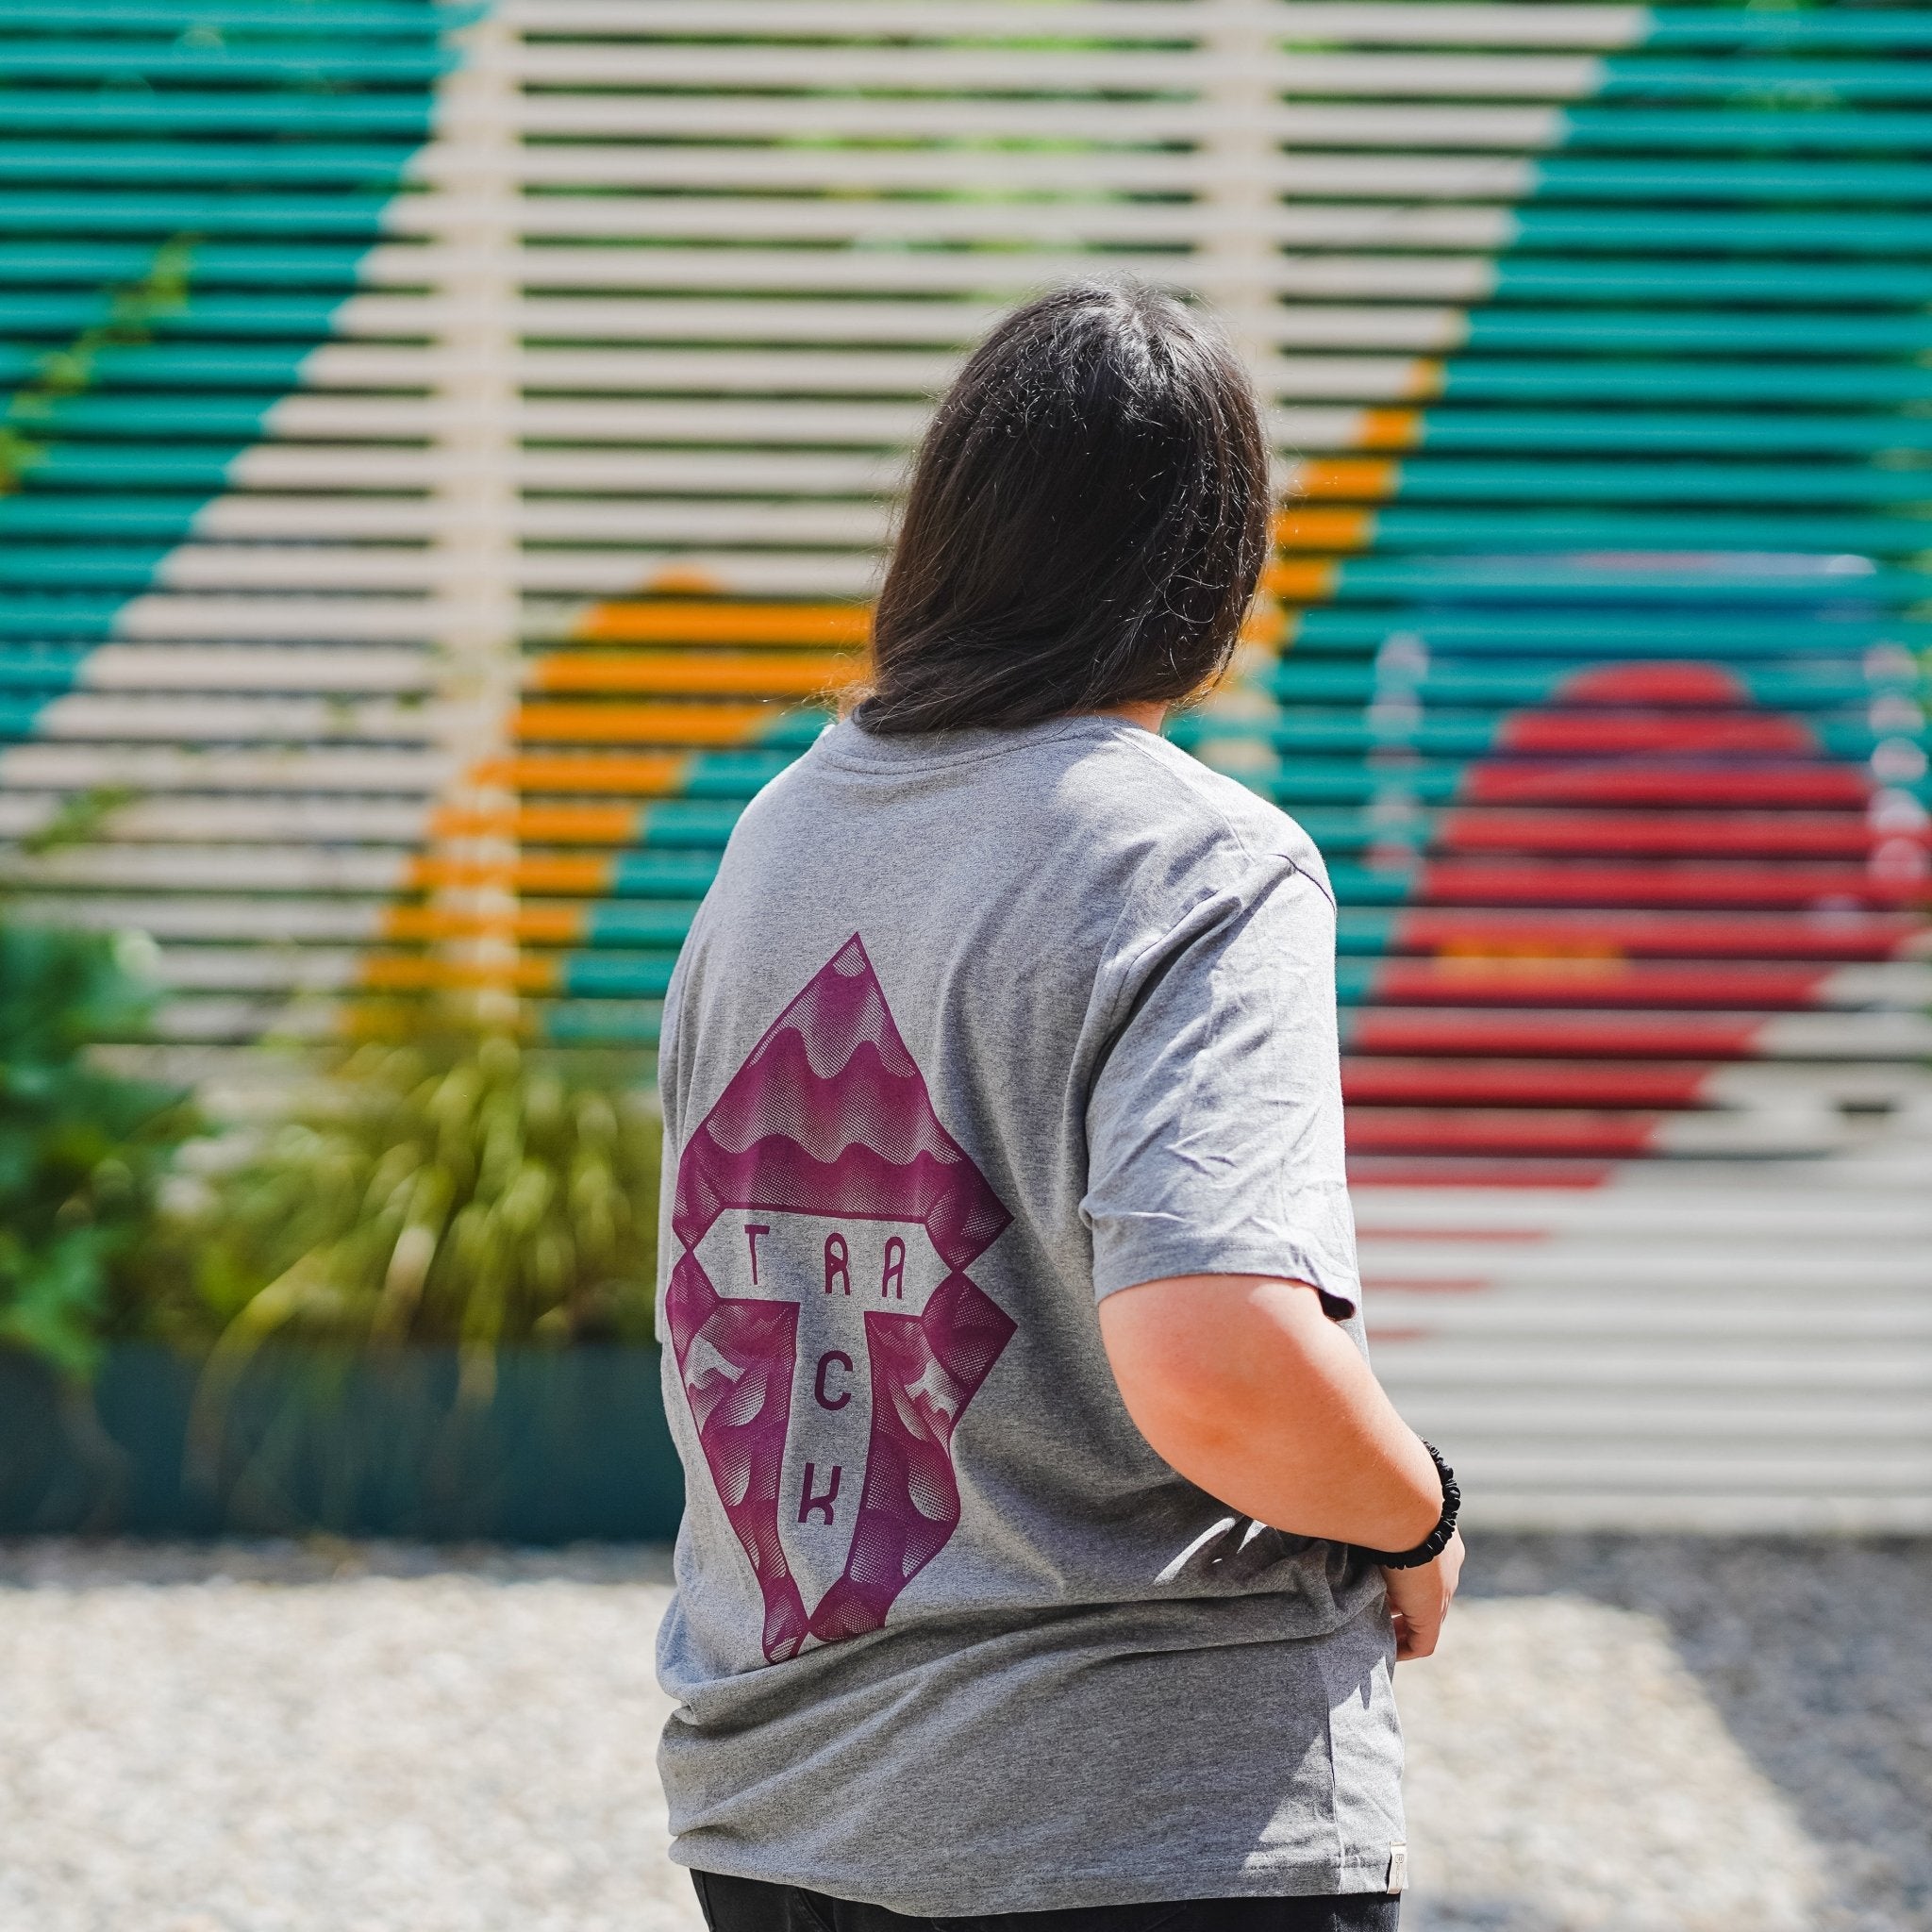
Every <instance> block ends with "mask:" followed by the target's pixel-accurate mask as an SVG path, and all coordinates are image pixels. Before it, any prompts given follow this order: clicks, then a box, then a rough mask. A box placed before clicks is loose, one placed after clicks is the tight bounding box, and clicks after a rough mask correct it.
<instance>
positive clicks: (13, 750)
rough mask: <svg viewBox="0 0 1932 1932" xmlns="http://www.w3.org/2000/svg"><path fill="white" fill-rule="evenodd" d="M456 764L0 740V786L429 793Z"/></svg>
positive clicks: (312, 749)
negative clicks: (1, 743) (5, 741)
mask: <svg viewBox="0 0 1932 1932" xmlns="http://www.w3.org/2000/svg"><path fill="white" fill-rule="evenodd" d="M455 771H456V760H455V758H453V757H452V756H451V755H450V754H449V753H447V752H444V751H441V750H434V751H424V750H419V749H415V748H402V747H395V748H391V747H388V746H381V747H360V746H344V747H337V746H316V745H290V746H284V747H281V748H277V749H264V748H261V747H259V746H246V747H242V746H237V745H234V744H223V745H218V746H198V745H178V746H160V747H157V746H153V745H139V744H137V745H128V744H115V745H109V746H105V747H104V746H98V745H89V744H58V743H47V742H44V741H42V742H33V743H26V744H13V745H7V746H4V747H0V785H8V786H16V785H17V786H20V787H22V788H23V789H25V790H40V789H42V788H45V789H50V790H61V791H97V790H101V789H103V788H108V789H114V790H118V789H121V788H124V787H125V789H127V790H129V791H134V792H136V793H138V794H139V793H146V792H150V791H233V792H237V793H241V794H243V795H253V794H255V793H258V792H276V791H298V792H308V791H369V792H395V793H408V794H417V795H424V796H426V795H429V794H433V793H435V792H437V791H441V790H442V788H443V787H444V786H445V785H447V784H448V783H449V781H450V779H451V778H452V777H453V776H454V774H455Z"/></svg>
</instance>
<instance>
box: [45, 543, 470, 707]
mask: <svg viewBox="0 0 1932 1932" xmlns="http://www.w3.org/2000/svg"><path fill="white" fill-rule="evenodd" d="M194 554H196V553H195V552H194V550H193V549H192V546H184V547H183V549H181V550H177V551H175V553H174V555H175V557H180V556H183V555H189V556H192V555H194ZM219 554H223V555H239V556H246V555H248V554H250V553H247V552H233V553H219ZM253 554H254V555H256V556H265V557H267V558H268V559H269V560H270V561H271V562H279V561H280V554H279V553H276V552H274V551H266V552H256V553H253ZM294 554H296V555H300V554H302V553H294ZM258 580H260V581H272V582H274V581H279V582H289V583H293V582H296V581H299V579H298V577H297V576H295V575H291V576H288V577H285V578H275V577H273V576H272V575H270V574H268V573H262V574H261V575H260V577H259V578H258ZM81 679H82V688H83V689H85V690H87V691H217V692H225V691H329V692H338V691H340V692H351V693H358V694H364V693H366V694H375V693H378V692H381V693H399V692H403V691H431V690H433V689H434V688H435V685H436V666H435V664H434V663H433V662H432V661H431V660H430V658H428V657H427V656H426V655H425V653H423V652H420V651H371V650H358V649H357V648H356V647H355V646H353V645H336V646H332V647H329V648H326V649H321V650H317V649H303V648H300V647H296V648H291V647H289V646H288V645H277V646H275V647H273V648H269V649H257V650H250V649H247V648H245V647H241V646H235V645H213V644H187V645H170V646H167V647H166V648H159V649H158V648H156V647H155V646H153V645H146V644H103V645H100V646H99V647H98V648H96V649H95V650H93V651H91V652H90V653H89V654H88V657H87V659H86V662H85V663H84V664H83V666H82V668H81Z"/></svg>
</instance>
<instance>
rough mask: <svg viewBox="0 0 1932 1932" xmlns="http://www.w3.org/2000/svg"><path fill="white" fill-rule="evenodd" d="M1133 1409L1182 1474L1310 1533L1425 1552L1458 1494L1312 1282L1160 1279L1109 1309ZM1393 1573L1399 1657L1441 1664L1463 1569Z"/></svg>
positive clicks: (1450, 1555)
mask: <svg viewBox="0 0 1932 1932" xmlns="http://www.w3.org/2000/svg"><path fill="white" fill-rule="evenodd" d="M1100 1334H1101V1340H1102V1341H1103V1342H1104V1343H1105V1345H1106V1348H1107V1354H1108V1361H1109V1362H1110V1363H1111V1364H1112V1367H1113V1373H1114V1379H1115V1381H1116V1382H1117V1383H1118V1384H1119V1386H1120V1391H1121V1399H1122V1400H1123V1401H1124V1403H1125V1404H1126V1408H1127V1413H1128V1414H1129V1415H1130V1416H1131V1417H1132V1418H1133V1419H1134V1423H1135V1425H1136V1426H1137V1427H1138V1428H1139V1429H1140V1431H1141V1434H1142V1435H1143V1436H1144V1437H1145V1438H1146V1439H1147V1441H1148V1444H1149V1446H1150V1447H1151V1448H1152V1449H1153V1450H1154V1452H1155V1454H1156V1455H1158V1457H1160V1458H1161V1459H1162V1460H1163V1461H1164V1462H1166V1463H1167V1464H1168V1465H1169V1466H1170V1467H1172V1468H1174V1469H1175V1470H1177V1471H1178V1472H1179V1473H1180V1474H1182V1475H1184V1476H1186V1477H1187V1478H1188V1479H1189V1481H1191V1482H1192V1483H1195V1484H1198V1485H1199V1487H1200V1488H1202V1489H1204V1490H1206V1491H1208V1494H1209V1495H1212V1496H1216V1497H1219V1498H1220V1499H1221V1501H1223V1502H1224V1503H1226V1504H1227V1505H1228V1506H1229V1507H1231V1508H1234V1509H1237V1510H1239V1511H1240V1512H1241V1514H1242V1515H1244V1516H1252V1517H1254V1518H1256V1519H1257V1521H1259V1522H1261V1523H1266V1524H1271V1525H1272V1526H1273V1527H1274V1528H1276V1529H1281V1530H1286V1531H1288V1532H1290V1533H1291V1534H1292V1535H1295V1536H1312V1537H1325V1538H1329V1539H1332V1540H1333V1541H1337V1542H1349V1543H1357V1544H1361V1545H1364V1546H1366V1547H1367V1548H1370V1549H1377V1550H1406V1549H1411V1548H1413V1547H1414V1546H1415V1545H1416V1544H1417V1543H1419V1542H1421V1541H1422V1540H1423V1539H1424V1537H1425V1536H1427V1535H1428V1534H1429V1532H1430V1531H1431V1530H1432V1529H1434V1528H1435V1526H1436V1524H1437V1522H1438V1520H1439V1519H1440V1518H1441V1512H1442V1484H1441V1477H1440V1476H1438V1474H1436V1466H1435V1464H1434V1463H1433V1462H1432V1461H1431V1460H1430V1459H1429V1453H1428V1451H1427V1450H1426V1449H1424V1447H1423V1444H1422V1441H1421V1439H1420V1438H1419V1437H1418V1436H1417V1435H1416V1434H1415V1432H1414V1430H1412V1429H1411V1428H1410V1427H1409V1426H1408V1424H1407V1423H1405V1422H1404V1421H1403V1420H1402V1418H1401V1417H1400V1416H1399V1415H1397V1414H1396V1412H1395V1409H1394V1407H1393V1405H1392V1404H1391V1402H1390V1400H1389V1398H1388V1396H1387V1395H1386V1394H1384V1393H1383V1391H1382V1387H1381V1385H1380V1384H1379V1383H1378V1382H1377V1381H1376V1380H1375V1377H1374V1374H1373V1373H1372V1372H1371V1370H1370V1368H1369V1365H1368V1364H1367V1362H1365V1361H1364V1360H1363V1359H1362V1357H1361V1355H1360V1353H1359V1351H1358V1350H1357V1348H1356V1346H1355V1344H1354V1343H1353V1342H1352V1341H1350V1340H1349V1339H1348V1337H1347V1336H1346V1335H1344V1334H1342V1333H1341V1330H1340V1329H1339V1328H1337V1326H1336V1325H1335V1324H1334V1323H1333V1322H1332V1321H1330V1320H1329V1318H1328V1316H1327V1315H1326V1314H1324V1312H1323V1308H1322V1302H1321V1297H1320V1296H1319V1295H1318V1294H1317V1292H1316V1291H1315V1290H1314V1289H1312V1288H1310V1287H1309V1286H1308V1285H1307V1283H1306V1282H1299V1281H1280V1280H1271V1279H1269V1278H1268V1277H1266V1276H1263V1275H1253V1274H1191V1275H1182V1276H1178V1277H1176V1278H1174V1279H1172V1280H1166V1281H1145V1282H1142V1283H1141V1285H1140V1286H1139V1287H1138V1288H1127V1289H1122V1290H1120V1291H1118V1292H1116V1293H1114V1294H1110V1295H1108V1296H1107V1297H1106V1299H1105V1300H1103V1301H1102V1302H1101V1304H1100ZM1461 1560H1462V1552H1461V1546H1460V1543H1459V1542H1457V1543H1452V1544H1451V1546H1450V1548H1449V1549H1447V1550H1445V1551H1444V1552H1443V1554H1442V1556H1441V1557H1439V1558H1437V1560H1436V1561H1435V1562H1434V1563H1431V1564H1428V1565H1425V1566H1424V1567H1422V1568H1419V1569H1416V1570H1409V1571H1385V1572H1384V1573H1383V1574H1384V1576H1385V1577H1386V1578H1387V1579H1388V1580H1389V1584H1390V1606H1391V1610H1392V1611H1393V1612H1394V1614H1395V1616H1396V1622H1397V1636H1398V1639H1399V1641H1400V1645H1401V1647H1400V1649H1399V1651H1398V1655H1400V1656H1403V1657H1425V1656H1426V1655H1427V1654H1428V1653H1429V1651H1430V1650H1432V1649H1434V1647H1435V1641H1436V1633H1437V1631H1438V1629H1439V1628H1440V1626H1441V1620H1442V1616H1443V1614H1444V1613H1445V1612H1446V1610H1447V1608H1448V1603H1449V1598H1450V1597H1451V1596H1452V1595H1453V1594H1454V1593H1455V1588H1456V1573H1457V1570H1458V1569H1459V1568H1460V1565H1461Z"/></svg>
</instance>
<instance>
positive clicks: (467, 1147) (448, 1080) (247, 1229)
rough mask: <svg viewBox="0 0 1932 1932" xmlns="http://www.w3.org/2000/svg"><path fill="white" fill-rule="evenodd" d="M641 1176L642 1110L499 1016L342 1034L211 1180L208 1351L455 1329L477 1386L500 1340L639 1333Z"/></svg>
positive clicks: (648, 1270)
mask: <svg viewBox="0 0 1932 1932" xmlns="http://www.w3.org/2000/svg"><path fill="white" fill-rule="evenodd" d="M657 1189H658V1134H657V1128H656V1124H655V1122H653V1121H652V1120H651V1119H650V1118H649V1117H648V1116H647V1115H646V1114H645V1113H644V1111H643V1110H642V1109H641V1108H638V1107H636V1106H635V1105H633V1104H631V1103H630V1102H628V1101H627V1100H626V1099H625V1097H624V1096H623V1095H622V1093H621V1092H620V1091H612V1090H611V1089H608V1088H606V1087H603V1086H600V1085H596V1084H592V1083H591V1082H590V1081H588V1080H586V1079H584V1078H583V1077H581V1076H573V1075H572V1074H569V1073H567V1072H566V1071H565V1070H564V1069H563V1068H562V1067H561V1066H558V1065H555V1064H548V1063H545V1062H543V1061H541V1060H540V1059H539V1058H536V1057H535V1056H533V1055H531V1054H529V1053H528V1052H526V1051H525V1049H523V1048H522V1047H520V1046H519V1045H518V1044H517V1043H516V1041H514V1040H512V1039H511V1038H509V1037H508V1035H507V1034H505V1033H501V1032H491V1031H479V1030H471V1031H457V1032H452V1033H450V1034H447V1035H443V1036H439V1037H431V1038H428V1039H425V1040H420V1041H409V1042H407V1043H404V1044H400V1045H398V1044H392V1043H372V1044H369V1045H365V1046H362V1047H359V1048H358V1049H357V1050H356V1051H354V1052H353V1053H352V1054H351V1055H350V1056H349V1057H348V1058H346V1059H345V1060H344V1061H343V1063H342V1064H341V1066H340V1067H339V1068H338V1069H337V1071H336V1072H335V1074H334V1075H333V1076H332V1077H331V1078H330V1080H329V1081H328V1082H327V1083H326V1085H325V1088H324V1090H323V1091H321V1092H320V1093H319V1094H318V1096H317V1097H316V1099H315V1100H314V1101H313V1102H312V1103H311V1104H310V1105H308V1107H306V1108H304V1109H303V1110H302V1111H301V1112H300V1113H299V1114H298V1115H297V1116H296V1117H294V1118H292V1119H291V1120H289V1121H288V1122H286V1123H285V1124H282V1125H280V1126H279V1127H277V1128H275V1129H274V1130H273V1131H272V1133H271V1135H270V1137H269V1139H268V1140H267V1141H266V1142H265V1143H264V1145H263V1146H262V1148H261V1149H260V1151H259V1152H258V1154H257V1155H256V1156H255V1157H254V1158H251V1159H249V1160H248V1161H247V1162H246V1163H245V1164H244V1165H242V1167H240V1168H239V1169H237V1170H236V1171H235V1172H233V1173H232V1174H228V1175H227V1176H226V1177H225V1180H224V1181H223V1183H222V1184H221V1186H220V1188H219V1190H218V1192H217V1197H216V1203H215V1217H216V1219H215V1225H214V1228H213V1230H212V1239H211V1240H210V1241H208V1243H206V1244H205V1245H204V1247H203V1250H202V1274H203V1292H204V1294H205V1295H206V1296H207V1297H208V1301H209V1303H210V1305H211V1306H212V1307H214V1309H215V1310H216V1312H217V1313H218V1315H219V1316H221V1317H222V1318H223V1319H224V1321H225V1334H224V1337H223V1341H222V1343H221V1347H220V1353H221V1355H223V1356H224V1357H228V1358H230V1359H233V1358H235V1357H242V1356H245V1355H246V1354H247V1353H248V1352H249V1351H250V1350H252V1349H253V1348H254V1347H255V1346H256V1345H257V1344H258V1343H259V1342H261V1341H265V1340H267V1339H269V1338H271V1337H275V1338H286V1339H295V1338H300V1339H302V1340H305V1341H320V1342H331V1343H338V1344H344V1343H346V1344H350V1345H353V1346H358V1347H363V1346H370V1345H376V1346H380V1345H382V1344H385V1343H401V1342H438V1343H445V1344H448V1343H454V1344H456V1345H457V1346H458V1348H459V1349H460V1350H461V1352H462V1358H463V1365H464V1366H463V1374H464V1389H465V1392H466V1393H468V1394H470V1395H472V1396H475V1397H479V1398H487V1396H488V1395H489V1393H490V1391H491V1388H492V1387H493V1377H494V1361H495V1351H496V1349H497V1348H498V1347H499V1346H500V1345H503V1344H508V1343H518V1342H536V1343H539V1344H542V1343H564V1342H569V1341H648V1340H649V1339H650V1328H651V1301H652V1293H653V1283H654V1277H655V1274H656V1241H657Z"/></svg>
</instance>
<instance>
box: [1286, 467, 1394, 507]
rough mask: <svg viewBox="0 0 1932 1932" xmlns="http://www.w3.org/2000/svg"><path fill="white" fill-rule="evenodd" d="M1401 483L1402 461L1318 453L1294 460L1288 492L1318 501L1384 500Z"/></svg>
mask: <svg viewBox="0 0 1932 1932" xmlns="http://www.w3.org/2000/svg"><path fill="white" fill-rule="evenodd" d="M1401 485H1402V465H1401V464H1400V463H1391V462H1389V461H1388V460H1387V459H1386V458H1378V457H1322V458H1314V459H1313V460H1311V461H1308V462H1305V463H1300V464H1297V465H1296V467H1295V471H1294V481H1293V483H1292V484H1291V486H1290V490H1289V494H1290V496H1291V498H1293V497H1307V498H1309V499H1311V500H1314V501H1318V502H1344V503H1345V502H1356V501H1359V502H1363V503H1388V502H1390V501H1391V499H1392V498H1393V497H1394V495H1395V492H1396V491H1397V490H1398V489H1400V488H1401Z"/></svg>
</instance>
